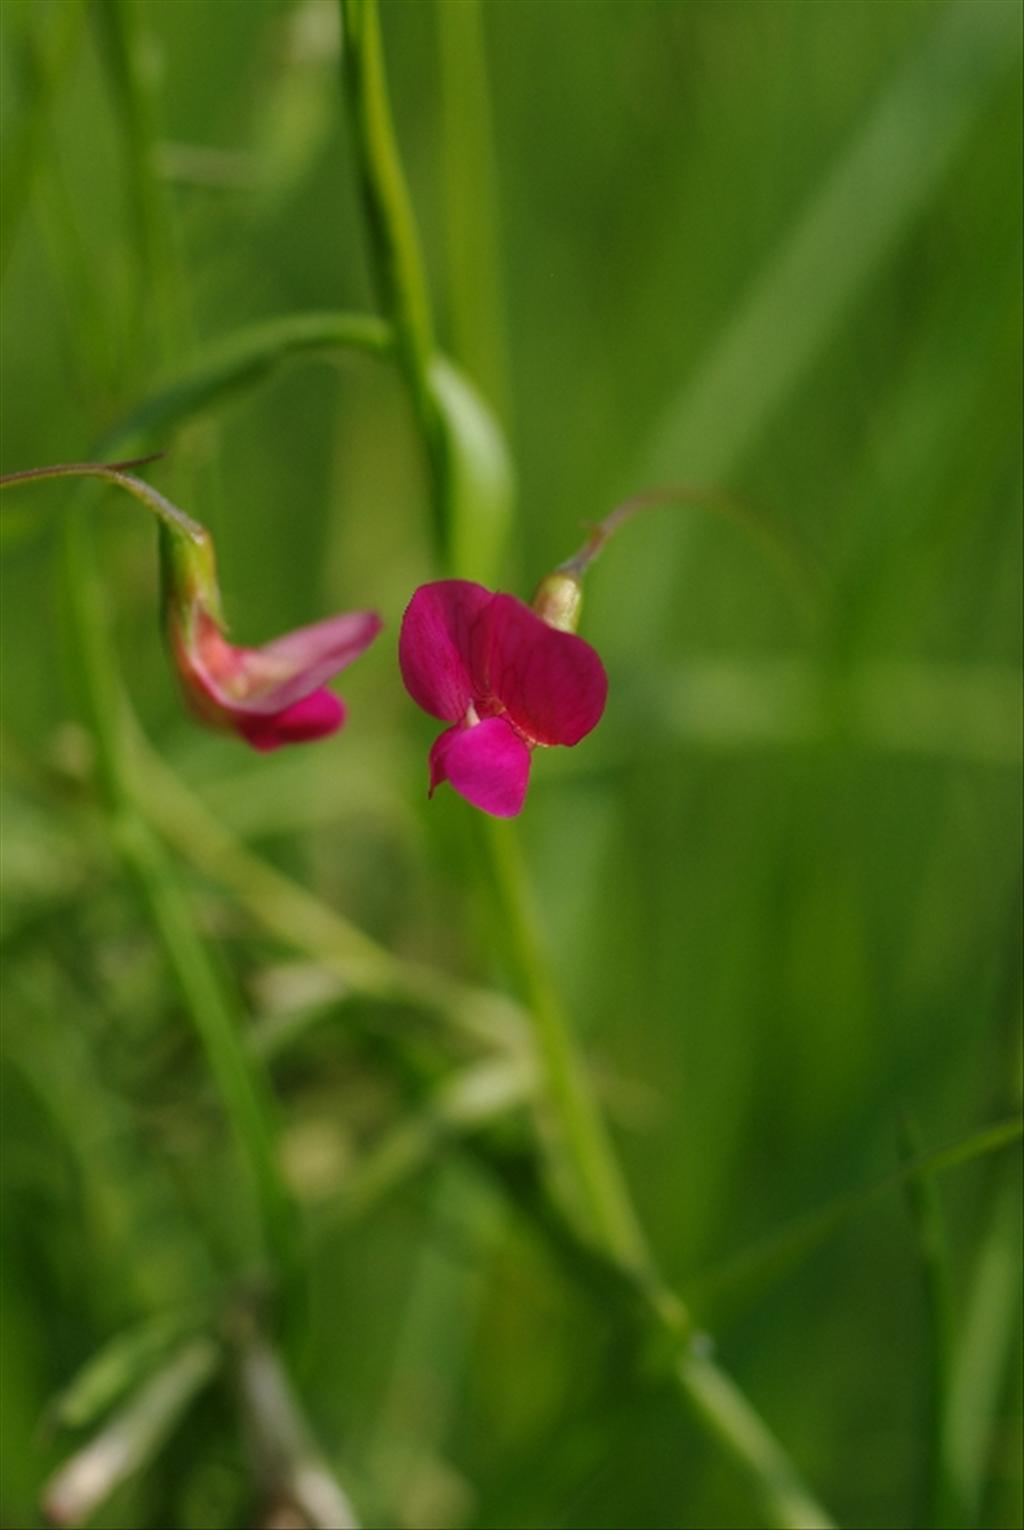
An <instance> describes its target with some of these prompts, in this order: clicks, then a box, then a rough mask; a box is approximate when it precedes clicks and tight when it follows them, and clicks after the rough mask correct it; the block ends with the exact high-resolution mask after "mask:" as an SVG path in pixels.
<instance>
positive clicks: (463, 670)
mask: <svg viewBox="0 0 1024 1530" xmlns="http://www.w3.org/2000/svg"><path fill="white" fill-rule="evenodd" d="M493 599H494V597H493V596H492V594H491V592H490V590H485V589H484V587H483V585H481V584H473V583H471V582H470V581H469V580H468V579H440V580H438V581H437V582H436V583H435V584H424V585H421V586H420V588H419V589H418V590H417V591H416V593H415V595H414V596H413V597H412V600H410V602H409V604H408V606H407V607H406V612H405V616H404V617H403V618H402V632H401V636H400V637H399V639H398V662H399V664H400V665H401V668H402V679H403V680H404V681H405V688H406V690H407V691H408V692H409V695H410V696H411V697H412V699H413V701H415V702H416V704H417V706H420V707H422V708H423V710H424V712H429V713H430V715H431V716H432V717H440V718H441V719H442V720H443V721H444V722H458V721H460V719H461V718H462V717H464V716H465V713H466V708H467V707H468V706H469V705H470V703H471V702H472V701H473V699H474V697H473V683H472V680H471V678H470V672H469V646H470V640H471V634H472V632H473V630H474V628H475V627H476V625H477V624H478V623H479V620H480V617H481V615H482V613H483V612H484V610H485V609H486V608H487V606H488V605H489V604H490V602H491V601H492V600H493Z"/></svg>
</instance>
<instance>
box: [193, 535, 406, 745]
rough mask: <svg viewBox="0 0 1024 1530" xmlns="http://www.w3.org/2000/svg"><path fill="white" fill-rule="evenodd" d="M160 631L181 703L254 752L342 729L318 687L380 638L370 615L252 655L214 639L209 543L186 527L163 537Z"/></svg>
mask: <svg viewBox="0 0 1024 1530" xmlns="http://www.w3.org/2000/svg"><path fill="white" fill-rule="evenodd" d="M164 566H165V571H166V585H167V592H166V593H167V633H168V639H169V642H170V648H171V654H172V656H173V658H174V663H175V667H176V669H177V671H178V676H179V679H180V680H181V685H182V689H183V691H184V693H185V698H186V700H187V701H188V703H189V705H190V706H191V708H192V710H193V711H194V712H195V713H196V715H197V716H198V717H200V718H201V719H202V720H203V721H204V722H205V723H207V724H208V725H209V726H210V727H213V728H220V729H222V730H224V731H226V732H231V733H237V734H238V735H239V736H240V737H241V738H244V739H245V740H246V742H247V743H249V744H251V745H252V746H253V748H254V749H260V750H264V751H265V750H270V749H278V748H280V746H281V745H282V744H298V743H304V742H306V741H307V740H310V739H316V738H325V737H326V736H327V735H328V734H329V733H334V732H336V731H337V729H338V728H340V727H341V725H342V723H343V722H344V721H345V706H344V703H343V702H342V701H341V699H340V697H338V696H335V695H334V693H333V691H329V690H327V689H326V688H325V686H324V682H325V681H326V680H329V679H330V678H331V676H332V675H336V674H337V673H338V671H339V670H342V669H344V668H345V667H346V666H347V665H349V664H351V663H352V661H353V659H357V658H358V657H359V655H360V654H361V653H362V652H363V650H364V649H366V648H368V647H369V645H370V644H371V643H372V642H373V640H374V638H375V637H376V636H377V633H378V632H379V631H380V627H381V622H380V617H379V616H377V614H376V612H374V611H351V612H349V613H347V614H346V615H343V616H331V617H328V618H327V620H326V621H322V622H315V623H314V624H313V625H312V626H310V627H299V628H298V629H297V630H296V631H295V632H288V633H286V634H285V635H284V636H283V637H279V638H275V639H274V641H273V642H270V643H265V644H264V645H263V647H262V648H236V647H235V646H234V645H233V644H232V643H229V642H228V640H227V638H226V637H225V636H224V631H223V623H222V619H221V614H220V591H219V589H218V587H217V579H216V571H215V566H214V554H213V545H212V543H211V542H210V539H209V536H208V534H207V533H206V531H205V530H204V529H203V528H202V527H201V526H199V525H198V524H197V523H196V522H191V523H190V524H189V527H188V534H186V535H182V534H181V532H180V531H179V530H178V529H177V528H175V531H174V534H172V535H169V536H166V537H165V539H164Z"/></svg>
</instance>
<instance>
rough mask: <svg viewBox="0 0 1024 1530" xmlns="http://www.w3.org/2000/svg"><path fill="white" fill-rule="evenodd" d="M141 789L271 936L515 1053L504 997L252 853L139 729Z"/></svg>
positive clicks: (164, 827)
mask: <svg viewBox="0 0 1024 1530" xmlns="http://www.w3.org/2000/svg"><path fill="white" fill-rule="evenodd" d="M134 749H135V754H136V758H137V760H138V762H139V768H138V772H137V775H138V780H139V790H140V792H141V795H142V800H143V802H144V803H145V805H146V809H147V811H148V813H149V814H150V816H151V819H152V821H153V823H154V824H155V825H156V826H157V827H158V829H159V830H160V832H161V833H162V834H163V835H164V836H165V838H166V839H167V841H168V843H170V844H172V845H174V846H175V848H176V849H177V850H178V852H179V853H180V854H181V855H183V856H184V857H185V858H186V859H187V860H190V861H191V862H192V863H193V864H194V865H196V866H198V867H199V868H200V869H201V870H203V871H204V872H206V874H207V875H208V876H210V877H212V878H213V879H214V880H215V881H217V882H220V883H221V885H222V886H225V887H227V888H230V890H231V891H232V893H233V894H234V895H235V897H236V898H237V899H238V901H239V903H240V904H241V905H242V906H243V907H245V908H248V909H249V910H250V912H251V913H253V914H254V915H255V916H256V918H257V919H258V920H259V921H260V923H261V924H263V925H264V926H265V927H266V928H267V929H268V930H270V931H272V932H273V933H274V934H275V935H277V936H278V937H279V938H281V939H283V940H285V941H287V942H288V943H289V944H290V945H293V946H294V947H295V948H296V949H297V950H299V951H303V952H305V953H307V954H308V955H311V956H313V957H315V958H316V959H317V960H318V961H319V962H321V963H322V964H323V965H324V966H325V967H326V968H328V969H329V970H330V971H332V972H336V973H337V974H338V976H339V977H341V978H342V980H343V981H344V982H345V983H347V984H348V985H349V986H350V987H351V988H352V989H353V991H356V992H360V993H363V994H366V995H367V996H370V997H375V998H379V999H392V1000H400V1001H405V1002H407V1003H409V1004H411V1005H413V1006H415V1007H416V1008H418V1009H421V1010H422V1009H426V1010H427V1011H436V1012H437V1013H439V1014H440V1015H442V1016H444V1017H445V1018H446V1019H447V1020H449V1021H451V1022H453V1024H454V1029H455V1031H456V1032H457V1033H462V1035H463V1037H466V1036H469V1037H471V1038H472V1039H473V1040H474V1041H476V1042H477V1043H478V1044H479V1043H481V1042H482V1043H484V1044H485V1045H490V1046H498V1047H502V1048H505V1047H509V1046H515V1045H517V1044H518V1043H519V1042H520V1041H521V1040H522V1036H523V1020H522V1015H521V1013H520V1011H519V1009H518V1007H517V1006H516V1005H515V1003H514V1002H513V1001H512V1000H511V999H508V998H506V997H505V996H504V995H502V994H499V993H495V992H490V991H489V990H487V989H483V988H476V987H473V986H472V985H471V984H468V983H463V982H461V981H460V980H459V979H457V978H450V977H448V976H447V974H445V973H443V972H441V971H440V970H438V969H436V968H432V967H426V966H422V965H420V964H419V963H416V962H411V961H406V960H403V959H402V958H400V957H396V956H394V955H393V954H392V953H391V952H390V951H388V950H387V949H386V948H385V947H384V946H381V945H378V943H377V942H376V941H375V940H373V939H372V937H371V936H369V935H366V934H365V933H364V932H363V931H362V930H361V929H359V928H358V927H357V926H356V925H354V924H352V923H351V922H350V921H349V920H347V919H346V918H345V917H344V915H342V914H339V913H337V912H336V911H335V910H334V909H332V908H330V907H329V906H328V905H327V904H325V903H323V902H322V901H321V900H320V899H319V898H317V897H316V896H315V895H314V894H313V893H311V892H308V891H307V889H306V888H305V887H303V886H301V885H300V884H299V883H297V882H294V881H292V880H291V879H290V878H289V877H287V876H285V875H284V873H283V872H280V871H278V870H277V868H276V867H274V866H271V865H270V864H269V863H268V862H266V861H263V860H261V859H260V857H259V856H257V855H254V854H252V852H251V851H249V850H248V849H247V848H246V846H245V845H244V844H242V843H241V841H239V840H237V839H236V838H235V836H234V835H233V834H232V833H231V832H230V830H229V829H227V828H226V827H225V826H224V824H223V823H221V822H220V820H219V819H217V818H216V817H215V816H214V814H213V813H211V812H209V811H208V810H207V809H206V808H205V807H204V806H203V804H202V803H201V802H200V801H199V800H198V799H197V798H196V797H194V796H193V795H192V793H191V792H190V791H189V790H188V788H187V787H186V786H184V785H183V784H182V782H180V781H179V780H178V779H177V777H176V776H175V775H174V773H173V771H171V770H170V769H169V768H168V766H167V765H166V764H165V763H164V761H163V760H162V759H161V757H160V756H159V755H158V754H157V753H156V751H155V750H153V749H151V748H150V747H149V745H148V744H147V743H146V742H145V741H144V739H143V738H142V735H141V733H140V732H139V731H138V730H137V729H136V731H135V738H134Z"/></svg>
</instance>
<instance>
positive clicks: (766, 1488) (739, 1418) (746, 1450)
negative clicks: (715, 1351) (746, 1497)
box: [677, 1348, 834, 1530]
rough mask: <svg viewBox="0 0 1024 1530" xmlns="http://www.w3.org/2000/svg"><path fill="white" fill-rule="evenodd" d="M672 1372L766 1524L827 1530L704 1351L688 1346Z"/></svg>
mask: <svg viewBox="0 0 1024 1530" xmlns="http://www.w3.org/2000/svg"><path fill="white" fill-rule="evenodd" d="M677 1376H678V1380H679V1383H680V1385H681V1387H682V1390H683V1393H684V1395H685V1396H686V1398H687V1400H688V1402H689V1404H690V1406H691V1407H692V1408H693V1410H694V1412H695V1413H696V1414H697V1415H698V1417H700V1418H701V1419H703V1420H704V1421H705V1423H707V1424H708V1425H710V1426H711V1427H713V1428H714V1429H715V1434H716V1438H717V1439H719V1440H720V1441H721V1442H722V1443H723V1444H724V1445H726V1446H728V1445H729V1443H730V1442H731V1443H732V1446H733V1448H732V1456H733V1459H734V1460H735V1461H736V1462H737V1464H738V1465H739V1466H740V1467H742V1469H743V1470H744V1471H746V1472H747V1473H748V1474H750V1476H751V1479H752V1483H753V1486H754V1489H755V1491H756V1492H757V1493H758V1496H759V1497H760V1498H761V1501H762V1504H763V1506H764V1510H765V1513H766V1515H767V1517H768V1522H769V1524H771V1525H775V1526H779V1527H781V1530H831V1527H832V1526H833V1523H834V1522H833V1520H832V1519H831V1517H830V1516H829V1515H828V1513H827V1512H826V1511H825V1510H824V1509H823V1508H822V1507H821V1505H820V1504H819V1503H817V1502H816V1501H815V1499H813V1498H812V1497H811V1496H810V1495H809V1494H808V1492H807V1489H806V1488H805V1487H804V1485H803V1483H802V1482H801V1480H800V1478H799V1477H798V1475H797V1474H796V1472H795V1470H794V1468H793V1465H792V1463H791V1462H790V1460H789V1458H788V1456H787V1455H786V1454H785V1452H784V1451H783V1450H782V1449H781V1447H780V1446H779V1444H778V1442H777V1441H776V1440H775V1438H774V1437H773V1436H772V1434H771V1433H770V1432H769V1431H768V1430H767V1429H766V1428H765V1426H764V1424H763V1423H762V1422H761V1419H760V1418H759V1417H758V1415H757V1414H756V1413H755V1412H754V1410H753V1408H751V1406H750V1404H749V1403H748V1402H747V1400H746V1398H745V1397H744V1396H743V1394H742V1392H740V1391H739V1390H738V1388H737V1387H735V1386H734V1385H733V1383H732V1381H730V1379H729V1377H728V1376H727V1375H726V1374H725V1373H724V1372H723V1371H722V1370H720V1369H719V1367H718V1366H717V1365H715V1364H714V1362H713V1361H712V1360H711V1358H710V1357H709V1356H707V1355H704V1354H701V1353H699V1352H698V1350H697V1349H696V1348H694V1349H691V1350H689V1351H688V1352H687V1354H685V1355H684V1356H683V1358H682V1359H681V1360H680V1361H679V1365H678V1368H677Z"/></svg>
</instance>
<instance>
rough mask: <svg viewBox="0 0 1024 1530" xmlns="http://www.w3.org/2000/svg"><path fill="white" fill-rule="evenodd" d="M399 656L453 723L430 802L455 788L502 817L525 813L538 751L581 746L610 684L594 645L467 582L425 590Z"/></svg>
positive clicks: (430, 704)
mask: <svg viewBox="0 0 1024 1530" xmlns="http://www.w3.org/2000/svg"><path fill="white" fill-rule="evenodd" d="M398 653H399V662H400V664H401V667H402V678H403V680H404V681H405V687H406V690H407V691H408V692H409V695H410V696H411V697H412V699H413V700H414V701H415V702H416V703H417V705H419V706H421V707H422V708H423V710H424V711H425V712H429V713H430V714H431V716H432V717H439V718H441V719H442V721H444V722H449V723H452V724H454V726H453V727H450V728H447V729H446V730H445V731H444V732H443V733H442V734H440V736H439V737H438V738H437V739H436V740H435V742H434V746H433V748H432V749H431V751H430V794H431V796H432V795H433V793H434V790H435V788H436V787H437V786H439V785H440V783H441V782H442V781H450V782H451V784H452V786H453V787H454V788H455V790H456V791H457V792H458V793H459V794H460V795H461V796H463V797H465V798H466V800H467V801H468V802H471V803H473V805H474V807H478V808H482V809H483V810H484V812H485V813H492V814H493V815H494V816H495V817H496V818H513V817H515V815H516V814H517V813H518V812H519V810H520V808H521V807H522V805H523V800H524V798H525V796H526V787H527V782H528V780H529V774H530V758H531V752H532V750H533V749H534V748H535V747H536V746H538V745H541V746H548V745H551V744H568V745H572V744H578V743H579V741H580V739H581V738H583V737H585V735H586V734H588V733H589V732H590V731H591V729H592V728H594V727H596V726H597V724H598V722H599V721H600V719H601V713H602V712H603V711H604V704H605V699H606V697H607V694H608V677H607V675H606V674H605V670H604V665H603V664H602V663H601V660H600V659H599V658H598V656H597V654H596V653H595V652H594V650H593V649H592V648H591V647H590V645H589V643H585V642H584V641H583V639H582V638H579V637H576V636H575V634H574V633H572V632H567V631H562V630H558V629H557V628H556V627H554V626H551V625H550V624H549V622H547V621H545V620H544V619H542V617H541V616H539V615H538V614H537V613H536V611H533V610H531V609H530V607H529V606H527V605H524V604H523V602H522V601H521V600H516V599H515V597H514V596H512V595H495V594H493V593H492V592H491V591H490V590H486V589H484V587H483V585H479V584H472V583H470V582H469V581H468V580H465V579H442V580H440V581H439V582H438V583H436V584H425V585H422V586H421V587H420V588H419V589H418V590H417V591H416V593H415V595H414V596H413V598H412V600H411V601H410V602H409V605H408V608H407V609H406V613H405V616H404V618H403V621H402V632H401V637H400V639H399V648H398Z"/></svg>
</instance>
